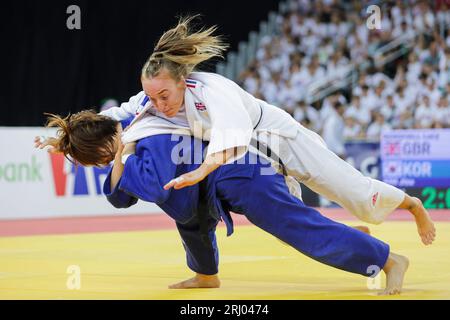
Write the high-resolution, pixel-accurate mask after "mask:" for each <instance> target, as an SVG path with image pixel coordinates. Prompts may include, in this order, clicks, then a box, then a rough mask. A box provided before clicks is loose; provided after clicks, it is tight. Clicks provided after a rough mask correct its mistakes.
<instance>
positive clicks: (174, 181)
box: [164, 177, 184, 190]
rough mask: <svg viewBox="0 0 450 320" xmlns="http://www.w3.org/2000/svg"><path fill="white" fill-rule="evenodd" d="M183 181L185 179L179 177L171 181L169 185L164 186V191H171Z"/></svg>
mask: <svg viewBox="0 0 450 320" xmlns="http://www.w3.org/2000/svg"><path fill="white" fill-rule="evenodd" d="M183 180H184V178H183V177H178V178H175V179H172V180H170V181H169V183H167V184H166V185H165V186H164V190H169V189H170V188H172V187H175V186H176V185H177V184H179V183H181V182H183Z"/></svg>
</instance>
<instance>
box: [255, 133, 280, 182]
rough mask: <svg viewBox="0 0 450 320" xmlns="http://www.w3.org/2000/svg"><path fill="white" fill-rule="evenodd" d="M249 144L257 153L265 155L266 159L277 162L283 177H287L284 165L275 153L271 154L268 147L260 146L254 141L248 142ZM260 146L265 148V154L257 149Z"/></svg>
mask: <svg viewBox="0 0 450 320" xmlns="http://www.w3.org/2000/svg"><path fill="white" fill-rule="evenodd" d="M250 144H251V145H252V146H253V147H255V148H256V149H257V150H258V153H262V154H264V155H266V156H267V157H268V158H270V159H272V160H273V161H275V162H277V163H278V164H279V165H280V167H281V172H282V173H283V176H285V177H286V176H288V174H287V170H286V166H285V165H284V163H283V161H282V160H281V159H280V157H278V155H277V154H276V153H275V152H273V151H272V150H271V149H270V148H269V146H268V145H266V144H262V143H260V142H259V141H258V140H256V139H252V140H251V141H250ZM260 145H263V146H264V147H265V149H266V150H267V153H266V152H263V151H262V150H260V149H259V146H260Z"/></svg>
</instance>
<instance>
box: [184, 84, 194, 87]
mask: <svg viewBox="0 0 450 320" xmlns="http://www.w3.org/2000/svg"><path fill="white" fill-rule="evenodd" d="M186 86H188V87H189V88H195V86H194V85H192V84H186Z"/></svg>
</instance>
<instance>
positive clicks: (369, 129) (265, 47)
mask: <svg viewBox="0 0 450 320" xmlns="http://www.w3.org/2000/svg"><path fill="white" fill-rule="evenodd" d="M372 3H373V4H377V5H378V6H379V8H380V9H381V20H380V24H381V28H380V29H369V28H368V26H367V24H366V22H367V19H368V16H369V15H370V13H367V11H366V9H367V6H368V5H369V4H372ZM277 24H278V32H277V33H276V34H275V35H272V36H266V37H264V38H263V39H262V40H261V42H260V44H259V47H258V50H257V54H256V58H255V59H254V61H252V62H251V63H250V65H249V66H248V68H246V70H244V71H243V72H242V73H241V74H240V76H239V79H238V82H239V84H241V85H242V86H243V87H244V89H246V90H247V91H249V92H250V93H252V94H253V95H255V96H257V97H259V98H261V99H264V100H266V101H268V102H269V103H271V104H274V105H276V106H278V107H280V108H283V109H284V110H286V111H287V112H289V113H290V114H292V116H293V117H294V118H295V119H296V120H297V121H299V122H300V123H302V124H303V125H305V126H306V127H308V128H310V129H312V130H314V131H316V132H318V133H319V134H321V135H322V136H323V137H324V139H325V141H326V142H327V144H328V146H329V147H330V148H331V149H332V150H333V151H335V152H336V153H337V154H343V148H344V146H343V143H344V142H345V140H349V139H371V140H377V139H379V137H380V133H381V131H382V130H386V129H391V128H392V129H412V128H450V104H449V99H450V33H449V32H448V26H449V25H450V1H449V0H435V1H401V0H398V1H378V2H377V1H370V2H369V1H342V0H341V1H333V0H317V1H313V0H294V1H291V3H290V6H289V10H288V12H286V13H284V14H283V15H281V14H280V16H279V17H278V22H277ZM399 37H402V39H403V40H404V41H410V42H412V43H413V45H412V47H411V48H409V49H408V50H405V53H404V54H403V55H401V56H400V57H398V58H397V59H395V60H394V61H392V62H390V63H388V64H385V65H382V66H377V64H375V63H374V59H373V54H374V52H376V50H377V49H378V48H380V47H382V46H384V45H386V44H388V43H390V42H391V41H393V40H394V39H398V38H399ZM403 40H402V41H403ZM366 61H368V62H370V63H369V65H370V67H369V68H367V69H365V70H362V71H360V72H358V76H357V79H356V81H354V82H353V84H351V85H349V86H348V87H347V88H344V89H342V90H339V91H337V92H334V93H332V94H330V95H328V96H326V97H325V98H323V99H320V100H319V101H316V102H314V103H312V104H309V103H308V99H307V90H306V89H307V88H308V86H309V85H310V84H311V83H314V82H315V81H317V80H323V79H327V78H328V79H333V77H337V76H339V75H340V74H341V73H342V72H344V71H345V69H346V68H348V67H349V66H351V65H355V66H358V65H360V64H362V63H363V62H366Z"/></svg>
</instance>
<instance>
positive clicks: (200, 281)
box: [169, 273, 220, 289]
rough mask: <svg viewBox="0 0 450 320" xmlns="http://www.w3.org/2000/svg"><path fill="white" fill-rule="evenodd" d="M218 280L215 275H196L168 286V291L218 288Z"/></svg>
mask: <svg viewBox="0 0 450 320" xmlns="http://www.w3.org/2000/svg"><path fill="white" fill-rule="evenodd" d="M219 287H220V280H219V277H218V276H217V275H216V274H215V275H212V276H210V275H205V274H200V273H197V274H196V275H195V277H193V278H191V279H188V280H184V281H181V282H178V283H175V284H172V285H170V286H169V289H194V288H219Z"/></svg>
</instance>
